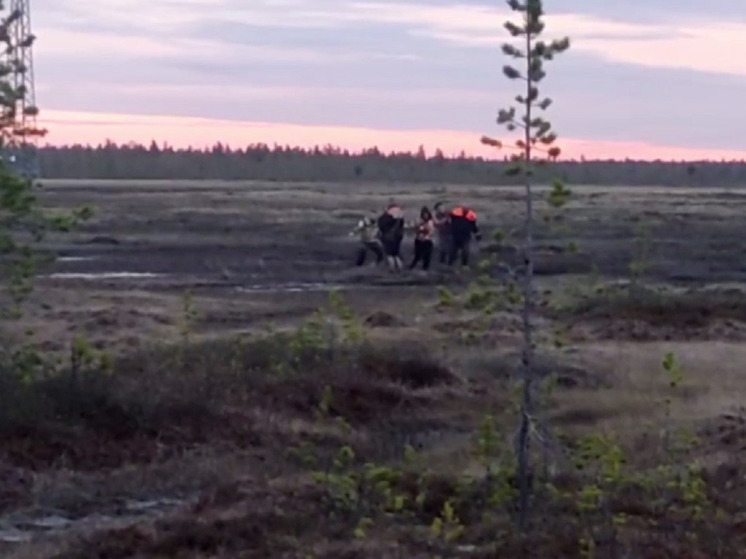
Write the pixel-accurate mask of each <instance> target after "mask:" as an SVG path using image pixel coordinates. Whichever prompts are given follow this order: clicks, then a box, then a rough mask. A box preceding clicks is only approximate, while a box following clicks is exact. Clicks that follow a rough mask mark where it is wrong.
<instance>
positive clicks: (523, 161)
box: [482, 0, 570, 529]
mask: <svg viewBox="0 0 746 559" xmlns="http://www.w3.org/2000/svg"><path fill="white" fill-rule="evenodd" d="M507 3H508V6H509V7H510V9H511V10H513V11H514V12H517V13H519V14H520V15H521V21H520V23H514V22H512V21H507V22H506V23H505V29H507V31H508V33H509V34H510V36H511V38H512V39H514V42H515V43H516V44H513V43H510V42H508V43H505V44H504V45H503V47H502V51H503V53H504V54H505V55H506V56H508V57H510V58H512V59H514V60H516V61H519V64H520V68H517V67H515V66H512V65H509V64H507V65H505V66H504V67H503V73H504V74H505V76H506V77H507V78H508V79H510V80H513V81H520V82H522V83H523V84H524V91H523V93H521V94H519V95H517V96H516V97H515V101H516V105H511V106H510V107H508V108H506V109H501V110H500V111H499V113H498V117H497V123H498V124H499V125H501V126H504V127H505V128H507V130H508V131H510V132H513V131H520V133H521V136H522V137H521V139H519V140H517V141H516V142H515V148H517V153H516V154H515V155H514V156H513V157H512V159H513V161H514V165H513V166H511V167H510V168H509V169H508V174H510V175H512V176H522V179H523V184H524V186H525V198H526V217H525V231H524V238H523V247H522V250H521V254H522V270H523V277H522V299H523V305H522V319H523V347H522V351H521V369H522V387H521V405H520V415H521V421H520V429H519V433H518V449H517V452H518V484H519V491H520V509H519V510H520V513H519V525H520V528H521V529H525V528H526V521H527V514H528V508H529V495H530V484H529V482H530V472H531V465H530V454H529V451H530V443H531V437H532V433H533V432H534V430H535V426H534V390H535V384H536V378H535V371H534V354H535V341H534V334H533V330H534V324H533V319H532V318H533V315H534V312H535V295H536V294H535V287H534V262H533V235H534V202H533V188H532V182H533V176H534V168H535V166H536V164H537V163H538V162H539V161H538V159H539V158H538V157H537V153H540V154H544V155H545V156H547V158H548V159H552V160H556V159H557V157H558V156H559V154H560V149H559V148H558V147H556V146H554V145H553V144H554V143H555V141H556V140H557V135H556V134H555V132H554V131H552V125H551V123H550V122H549V121H548V120H546V119H545V118H543V117H542V116H539V115H540V112H543V111H546V110H547V109H548V108H549V106H550V105H551V104H552V100H551V99H550V98H548V97H546V98H543V99H540V94H539V84H540V83H541V81H542V80H543V79H544V77H545V76H546V73H545V71H544V64H545V63H546V62H548V61H551V60H552V59H553V58H554V57H555V56H557V55H559V54H561V53H562V52H564V51H566V50H567V49H568V48H569V47H570V39H569V38H567V37H565V38H563V39H559V40H553V41H550V42H547V41H544V40H542V39H540V37H541V35H542V33H543V31H544V25H545V24H544V22H543V16H544V7H543V5H542V1H541V0H524V1H523V2H521V1H519V0H508V2H507ZM517 107H520V110H521V112H522V114H520V115H519V114H518V108H517ZM482 142H483V143H484V144H486V145H491V146H493V147H496V148H501V147H502V146H503V144H502V142H500V141H498V140H495V139H493V138H488V137H484V138H482ZM566 193H567V191H566V190H565V189H564V185H562V184H561V183H560V182H555V188H554V191H553V192H552V195H553V196H554V197H555V198H557V199H561V198H562V197H563V196H564V195H565V194H566Z"/></svg>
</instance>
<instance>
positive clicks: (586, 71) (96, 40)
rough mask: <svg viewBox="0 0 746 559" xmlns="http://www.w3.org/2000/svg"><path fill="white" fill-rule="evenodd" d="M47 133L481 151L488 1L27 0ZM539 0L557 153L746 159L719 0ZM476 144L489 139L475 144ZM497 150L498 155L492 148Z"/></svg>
mask: <svg viewBox="0 0 746 559" xmlns="http://www.w3.org/2000/svg"><path fill="white" fill-rule="evenodd" d="M31 4H32V6H31V9H32V27H33V31H34V34H35V35H37V41H36V43H35V46H34V61H35V63H34V66H35V75H36V95H37V102H38V105H39V107H40V109H41V122H42V124H43V126H45V127H46V128H48V129H49V135H48V137H47V141H48V142H50V143H56V144H60V143H73V142H81V143H87V142H90V143H98V142H102V141H104V140H106V139H112V140H115V141H117V142H127V141H138V142H149V141H150V140H151V139H155V140H156V141H158V142H163V141H167V142H168V143H169V144H171V145H174V146H186V145H194V146H201V145H205V144H210V143H213V142H215V141H223V142H224V143H229V144H232V145H246V144H249V143H255V142H265V143H269V144H271V143H274V142H277V143H281V144H291V145H304V146H309V145H314V144H319V145H324V144H327V143H331V144H335V145H341V146H343V147H348V148H350V149H360V148H362V147H367V146H371V145H378V146H379V147H381V148H382V149H385V150H410V149H411V150H415V149H417V147H418V146H419V145H424V146H425V147H426V148H427V150H428V151H429V152H432V150H434V149H435V148H437V147H440V148H442V149H443V150H444V151H445V152H446V153H449V154H450V153H458V152H460V151H462V150H463V151H465V152H467V153H469V154H480V155H488V154H489V155H495V152H494V149H491V148H486V147H484V146H482V145H481V144H480V143H479V138H480V137H481V136H482V135H484V134H486V135H489V136H493V137H499V138H501V139H503V140H505V141H510V136H508V135H506V134H507V133H506V132H505V131H504V130H503V129H501V128H500V127H498V125H497V124H496V122H495V117H496V115H497V111H498V109H499V108H501V107H504V106H506V105H509V104H510V103H511V102H512V101H513V98H514V96H515V95H516V94H517V93H519V91H518V90H517V88H518V87H519V84H518V83H516V82H511V81H509V80H506V79H505V78H504V77H503V76H502V71H501V68H502V66H503V64H505V63H506V62H507V59H506V58H505V56H504V55H503V54H502V52H501V50H500V45H501V44H502V43H503V42H505V41H506V40H510V39H509V37H508V36H507V33H506V31H505V30H504V28H503V27H502V25H503V23H504V21H505V19H506V18H507V17H511V13H510V12H509V10H508V8H507V6H506V4H505V2H504V1H502V0H493V1H488V0H461V1H459V2H456V1H451V0H411V1H406V2H405V1H403V0H75V1H74V2H73V1H70V0H31ZM634 4H636V5H635V6H634V8H633V7H631V6H632V5H633V3H631V2H629V1H628V0H603V1H601V0H545V1H544V5H545V10H546V12H547V13H548V15H547V17H546V24H547V25H546V31H545V35H546V37H547V38H548V39H552V38H562V37H564V36H570V39H571V42H572V47H571V49H570V50H569V51H567V52H566V53H565V54H563V55H562V56H561V57H559V58H557V59H556V60H554V61H552V62H550V63H549V64H548V66H547V73H548V76H547V78H546V79H545V80H544V81H543V82H542V91H543V93H545V94H546V95H548V96H550V97H552V99H553V100H554V104H553V105H552V106H551V107H550V109H549V110H548V111H547V113H546V116H547V117H548V118H549V119H550V120H551V121H552V122H553V124H554V126H555V130H556V132H557V133H558V135H559V136H560V143H559V144H558V145H559V146H560V147H561V148H562V149H563V152H564V154H565V155H566V156H568V157H579V156H581V155H582V156H586V157H589V158H595V157H601V158H617V159H623V158H625V157H630V158H639V159H655V158H662V159H701V158H714V159H721V158H726V159H731V158H738V159H741V158H744V157H746V134H743V130H744V128H746V126H745V125H746V111H743V110H741V108H740V107H741V104H742V103H743V100H744V99H746V57H745V56H743V54H742V53H743V52H746V11H744V10H743V9H740V10H739V8H738V4H739V2H733V1H732V0H708V2H702V1H694V0H646V1H645V2H635V3H634ZM488 150H491V151H488ZM500 155H502V154H500Z"/></svg>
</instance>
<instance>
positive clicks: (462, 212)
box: [451, 207, 477, 221]
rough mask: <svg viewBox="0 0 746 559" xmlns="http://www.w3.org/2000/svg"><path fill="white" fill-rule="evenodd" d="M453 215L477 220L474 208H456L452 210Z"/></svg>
mask: <svg viewBox="0 0 746 559" xmlns="http://www.w3.org/2000/svg"><path fill="white" fill-rule="evenodd" d="M451 215H453V216H455V217H466V219H468V220H469V221H476V220H477V214H476V212H475V211H474V210H466V209H464V208H461V207H458V208H454V210H453V211H452V212H451Z"/></svg>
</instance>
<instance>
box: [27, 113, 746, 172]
mask: <svg viewBox="0 0 746 559" xmlns="http://www.w3.org/2000/svg"><path fill="white" fill-rule="evenodd" d="M40 125H41V126H43V127H45V128H47V129H48V130H49V134H48V135H47V137H46V138H45V140H44V142H45V143H49V144H52V145H62V144H73V143H81V144H94V145H95V144H98V143H103V142H105V141H106V140H112V141H115V142H117V143H127V142H130V141H133V142H137V143H144V144H148V143H150V141H151V140H156V141H157V142H159V143H163V142H164V141H165V142H168V143H169V144H170V145H172V146H174V147H188V146H193V147H205V146H210V145H213V144H214V143H216V142H222V143H223V144H228V145H231V146H246V145H248V144H252V143H266V144H269V145H272V144H274V143H277V144H281V145H291V146H301V147H313V146H315V145H319V146H323V145H325V144H332V145H335V146H340V147H343V148H347V149H350V150H353V151H355V150H360V149H363V148H369V147H372V146H377V147H378V148H379V149H381V150H382V151H385V152H388V151H414V150H416V149H417V148H418V147H419V146H420V145H422V146H424V147H425V149H426V151H428V152H429V153H432V152H434V150H435V149H436V148H440V149H442V150H443V152H444V153H445V154H446V155H456V154H458V153H459V152H461V151H464V152H466V153H467V154H468V155H482V156H484V157H494V156H498V157H502V156H503V154H505V153H510V152H509V151H508V152H496V151H495V150H494V148H489V147H487V146H484V145H481V143H480V141H479V140H480V137H481V136H482V133H483V132H484V131H474V133H469V132H461V131H453V130H436V129H433V130H381V129H373V128H355V127H343V126H306V125H298V124H279V123H262V122H242V121H230V120H218V119H208V118H196V117H178V116H150V115H127V114H113V113H94V112H76V111H58V110H45V111H43V112H42V118H41V119H40ZM487 132H489V130H487ZM506 143H507V142H506ZM558 145H559V146H560V147H561V148H562V152H563V157H569V158H580V157H581V156H584V157H586V158H588V159H625V158H630V159H640V160H653V159H663V160H702V159H713V160H720V159H727V160H732V159H736V160H741V159H746V151H738V150H717V149H695V148H687V147H680V146H670V145H659V144H650V143H645V142H609V141H595V140H589V139H579V138H562V139H561V140H560V141H559V143H558Z"/></svg>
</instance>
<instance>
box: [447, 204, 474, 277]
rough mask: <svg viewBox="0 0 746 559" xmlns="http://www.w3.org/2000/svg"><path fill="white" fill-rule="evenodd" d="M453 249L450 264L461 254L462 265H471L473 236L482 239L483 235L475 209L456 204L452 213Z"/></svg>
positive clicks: (449, 259)
mask: <svg viewBox="0 0 746 559" xmlns="http://www.w3.org/2000/svg"><path fill="white" fill-rule="evenodd" d="M449 221H450V229H451V247H450V249H451V251H450V255H449V258H448V264H449V265H451V266H452V265H453V263H454V262H456V258H458V257H459V255H460V256H461V265H462V266H468V265H469V252H470V250H471V240H472V238H474V239H476V240H477V241H480V240H481V239H482V235H481V233H480V231H479V226H478V225H477V214H476V212H475V211H474V210H471V209H469V208H466V207H463V206H456V207H455V208H453V209H452V210H451V213H450V220H449Z"/></svg>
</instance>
